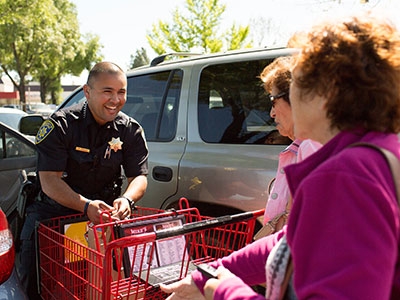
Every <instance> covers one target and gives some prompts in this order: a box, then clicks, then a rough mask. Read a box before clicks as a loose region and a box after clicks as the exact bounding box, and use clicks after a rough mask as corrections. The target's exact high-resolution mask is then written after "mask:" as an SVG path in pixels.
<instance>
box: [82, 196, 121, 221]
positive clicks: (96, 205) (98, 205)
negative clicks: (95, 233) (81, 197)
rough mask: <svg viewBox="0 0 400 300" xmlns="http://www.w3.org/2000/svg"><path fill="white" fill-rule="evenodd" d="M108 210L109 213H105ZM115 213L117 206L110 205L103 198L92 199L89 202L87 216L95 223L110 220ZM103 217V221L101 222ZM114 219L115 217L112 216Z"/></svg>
mask: <svg viewBox="0 0 400 300" xmlns="http://www.w3.org/2000/svg"><path fill="white" fill-rule="evenodd" d="M105 212H108V213H105ZM113 214H115V208H114V207H112V206H110V205H108V204H107V203H105V202H104V201H102V200H92V201H90V203H89V206H88V210H87V216H88V218H89V220H90V221H91V222H92V223H94V224H99V223H106V222H110V216H112V215H113ZM100 218H102V222H100ZM112 220H115V218H113V217H112Z"/></svg>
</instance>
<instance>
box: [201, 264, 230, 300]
mask: <svg viewBox="0 0 400 300" xmlns="http://www.w3.org/2000/svg"><path fill="white" fill-rule="evenodd" d="M217 275H218V278H217V279H214V278H211V279H209V280H207V282H206V284H205V285H204V296H205V298H206V299H207V300H212V299H214V293H215V290H216V289H217V288H218V286H219V285H220V283H221V282H222V281H224V280H227V279H229V278H233V277H236V276H235V275H234V274H232V273H231V272H230V271H229V270H228V269H226V268H224V267H223V266H219V267H218V269H217Z"/></svg>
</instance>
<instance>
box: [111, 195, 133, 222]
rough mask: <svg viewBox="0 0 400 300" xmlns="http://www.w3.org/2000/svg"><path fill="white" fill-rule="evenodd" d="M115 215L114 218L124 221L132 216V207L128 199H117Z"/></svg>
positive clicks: (115, 201)
mask: <svg viewBox="0 0 400 300" xmlns="http://www.w3.org/2000/svg"><path fill="white" fill-rule="evenodd" d="M113 205H114V209H115V211H114V214H113V217H115V218H118V219H119V220H123V219H126V218H128V217H129V216H130V215H131V206H130V203H129V201H128V200H127V199H126V198H117V199H115V200H114V203H113Z"/></svg>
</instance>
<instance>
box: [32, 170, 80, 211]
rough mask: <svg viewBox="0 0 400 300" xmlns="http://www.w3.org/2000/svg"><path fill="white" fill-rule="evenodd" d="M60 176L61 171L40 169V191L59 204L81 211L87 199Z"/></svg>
mask: <svg viewBox="0 0 400 300" xmlns="http://www.w3.org/2000/svg"><path fill="white" fill-rule="evenodd" d="M61 176H62V172H50V171H40V172H39V177H40V184H41V187H42V191H43V192H44V193H45V194H46V195H47V196H48V197H50V198H51V199H53V200H54V201H56V202H58V203H59V204H61V205H63V206H66V207H69V208H71V209H74V210H77V211H80V212H83V210H84V207H85V204H86V202H87V200H88V199H86V198H85V197H83V196H82V195H79V194H78V193H76V192H75V191H74V190H72V189H71V188H70V187H69V186H68V184H67V183H65V181H64V180H62V179H61Z"/></svg>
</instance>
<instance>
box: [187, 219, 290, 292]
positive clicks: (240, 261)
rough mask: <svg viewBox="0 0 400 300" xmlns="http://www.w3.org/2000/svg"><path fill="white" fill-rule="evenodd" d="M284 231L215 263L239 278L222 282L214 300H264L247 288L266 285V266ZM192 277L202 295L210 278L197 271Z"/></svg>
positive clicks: (214, 263) (213, 263) (214, 264)
mask: <svg viewBox="0 0 400 300" xmlns="http://www.w3.org/2000/svg"><path fill="white" fill-rule="evenodd" d="M284 232H286V226H285V227H284V229H283V230H282V231H279V232H277V233H275V234H273V235H270V236H267V237H264V238H262V239H259V240H257V241H255V242H253V243H252V244H249V245H247V246H246V247H244V248H242V249H240V250H238V251H235V252H233V253H232V254H231V255H229V256H227V257H224V258H222V259H218V260H217V261H215V262H212V263H211V265H212V266H214V267H218V266H220V265H222V266H224V267H225V268H227V269H228V270H230V271H231V272H232V273H233V274H235V275H236V276H238V278H234V279H229V280H225V281H222V283H221V284H220V285H219V287H218V289H217V290H216V292H215V297H214V299H226V300H231V299H265V297H264V296H262V295H259V294H257V293H255V292H254V291H253V290H252V289H251V288H250V287H249V286H248V285H255V284H260V283H264V282H265V279H266V274H265V263H266V261H267V257H268V254H269V252H270V250H271V249H272V248H273V246H274V245H275V244H276V243H277V242H278V241H279V240H280V238H281V237H282V236H283V234H284ZM192 278H193V280H194V282H195V283H196V285H197V287H198V288H199V290H200V291H201V292H203V288H204V284H205V283H206V281H207V279H206V278H205V277H204V276H203V275H202V274H201V273H200V272H198V271H195V272H193V273H192Z"/></svg>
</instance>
